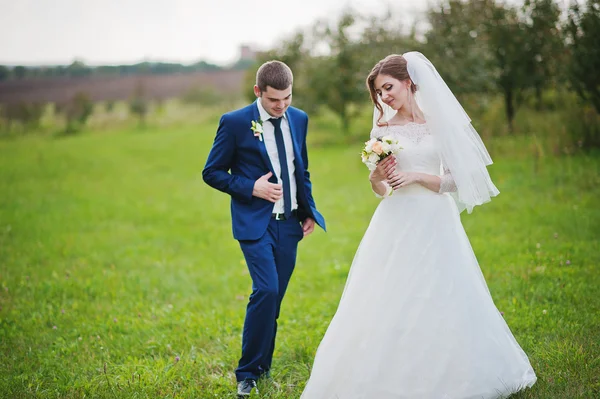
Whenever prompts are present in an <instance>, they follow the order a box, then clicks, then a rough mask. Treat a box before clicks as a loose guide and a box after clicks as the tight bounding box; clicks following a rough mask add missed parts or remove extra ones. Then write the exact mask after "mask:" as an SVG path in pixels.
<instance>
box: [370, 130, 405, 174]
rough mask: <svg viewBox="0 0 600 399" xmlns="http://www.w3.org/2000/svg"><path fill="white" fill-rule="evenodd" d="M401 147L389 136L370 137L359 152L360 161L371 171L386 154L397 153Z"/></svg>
mask: <svg viewBox="0 0 600 399" xmlns="http://www.w3.org/2000/svg"><path fill="white" fill-rule="evenodd" d="M401 149H402V147H400V144H398V141H397V140H394V139H393V138H392V137H390V136H383V137H381V138H380V137H377V138H372V139H371V140H369V141H367V142H366V143H365V148H363V150H362V153H361V158H362V161H363V163H364V164H365V165H367V168H369V170H371V171H373V170H375V168H376V167H377V163H378V162H379V161H381V160H382V159H383V158H385V157H387V156H388V155H392V154H397V153H398V152H400V150H401Z"/></svg>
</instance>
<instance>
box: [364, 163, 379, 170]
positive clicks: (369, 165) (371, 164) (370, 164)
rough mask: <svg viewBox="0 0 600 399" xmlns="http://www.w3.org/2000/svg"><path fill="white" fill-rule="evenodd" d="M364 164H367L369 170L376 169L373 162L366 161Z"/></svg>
mask: <svg viewBox="0 0 600 399" xmlns="http://www.w3.org/2000/svg"><path fill="white" fill-rule="evenodd" d="M365 165H367V168H369V170H371V171H373V170H375V169H377V164H375V163H372V162H367V163H365Z"/></svg>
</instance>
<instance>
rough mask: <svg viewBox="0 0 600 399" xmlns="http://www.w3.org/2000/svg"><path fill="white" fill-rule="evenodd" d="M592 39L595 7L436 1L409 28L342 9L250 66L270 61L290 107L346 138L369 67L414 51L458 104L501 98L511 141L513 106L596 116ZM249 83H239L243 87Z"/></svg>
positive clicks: (599, 3)
mask: <svg viewBox="0 0 600 399" xmlns="http://www.w3.org/2000/svg"><path fill="white" fill-rule="evenodd" d="M599 38H600V0H585V3H581V2H579V3H578V2H573V3H571V4H570V6H569V7H568V8H567V9H561V8H560V4H559V3H558V2H557V1H555V0H524V2H523V3H521V4H515V3H505V2H501V1H500V0H442V1H441V2H438V3H437V4H436V5H433V6H431V7H430V8H429V9H428V10H427V11H426V13H425V16H424V20H423V19H422V20H418V21H416V22H415V23H414V24H412V25H410V26H404V25H402V24H401V23H400V22H399V21H398V19H397V18H396V16H395V15H394V13H393V10H389V11H388V12H387V13H386V14H385V15H382V16H364V15H362V14H360V13H358V12H356V11H354V10H352V9H347V10H346V11H345V12H344V13H343V15H342V16H341V17H340V18H338V19H336V20H335V21H332V20H329V21H327V20H322V21H317V22H316V23H315V24H314V25H312V26H311V27H310V28H308V29H304V30H302V31H298V32H297V33H296V34H295V35H294V36H293V37H290V38H288V39H287V40H285V41H284V42H282V44H281V45H279V46H278V47H277V48H274V49H273V50H271V51H269V52H267V53H264V54H262V55H261V56H260V57H259V59H258V60H257V64H260V63H262V62H264V61H266V60H268V59H274V58H276V59H280V60H282V61H284V62H286V63H287V64H288V65H290V67H291V68H292V69H293V71H294V79H295V80H294V97H295V100H294V101H295V102H296V103H297V104H300V106H302V107H303V108H305V109H307V110H309V111H313V112H316V111H318V109H319V107H322V106H324V107H326V108H328V109H330V110H331V111H333V112H334V113H335V114H336V115H337V116H338V117H339V119H340V122H341V126H342V130H343V131H344V132H346V133H347V132H348V130H349V128H350V126H351V124H352V122H353V120H354V118H355V117H356V116H357V115H358V113H359V110H360V109H361V106H363V107H362V108H364V104H366V103H367V102H368V100H369V98H368V95H365V90H366V89H365V83H364V80H365V77H366V76H367V74H368V72H369V71H370V69H371V67H372V66H373V65H374V63H375V62H376V61H378V60H380V59H382V58H384V57H385V56H386V55H388V54H390V53H397V54H402V53H403V52H406V51H409V50H417V51H421V52H422V53H424V54H425V55H426V56H427V57H428V58H429V59H430V60H431V61H432V62H433V63H434V64H435V65H436V67H437V68H438V70H439V72H440V74H441V75H442V76H443V77H444V79H445V80H446V82H447V84H448V86H449V87H450V88H451V89H452V90H453V91H454V93H455V94H456V95H457V96H458V97H461V96H465V95H473V94H475V95H477V94H481V95H482V96H481V98H484V95H486V94H493V95H501V96H502V98H503V103H504V110H505V115H506V120H507V123H508V125H509V128H510V130H511V131H512V130H513V128H514V127H513V123H514V118H515V113H516V111H517V108H518V107H519V105H520V104H521V103H522V99H523V98H524V97H526V96H527V97H530V98H533V99H534V103H535V107H536V108H538V109H542V108H544V102H543V93H544V92H546V91H548V90H555V89H561V90H563V89H564V90H569V91H575V92H576V93H577V94H578V95H579V97H580V99H581V101H582V103H583V104H587V105H590V104H591V105H592V106H593V109H594V110H595V112H596V113H597V114H600V74H599V73H598V71H600V39H599ZM253 70H255V69H253ZM253 79H254V76H253V74H252V73H249V74H248V83H250V82H251V81H252V80H253ZM247 86H249V87H250V86H251V85H250V84H247ZM247 95H248V98H252V93H250V92H248V93H247ZM596 133H598V132H596ZM598 136H600V134H597V135H596V137H595V139H594V140H596V142H595V144H596V145H598V144H600V140H598Z"/></svg>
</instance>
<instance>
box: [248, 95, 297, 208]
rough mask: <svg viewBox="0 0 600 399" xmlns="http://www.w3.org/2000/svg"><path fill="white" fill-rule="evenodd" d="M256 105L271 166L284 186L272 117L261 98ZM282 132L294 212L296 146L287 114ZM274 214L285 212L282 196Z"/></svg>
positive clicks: (295, 200)
mask: <svg viewBox="0 0 600 399" xmlns="http://www.w3.org/2000/svg"><path fill="white" fill-rule="evenodd" d="M256 103H257V105H258V112H259V113H260V119H261V120H262V122H263V124H262V126H263V140H264V141H265V146H266V148H267V154H269V159H270V160H271V165H273V171H274V172H275V176H277V181H278V183H279V184H282V185H283V182H282V180H281V165H280V164H279V153H278V152H277V143H276V142H275V127H274V126H273V124H272V123H271V122H269V119H270V118H271V115H269V113H268V112H267V111H266V110H265V109H264V108H263V106H262V104H261V102H260V98H259V99H258V100H257V102H256ZM281 132H282V133H283V143H284V144H285V154H286V160H287V164H288V173H289V175H290V194H291V195H290V198H291V199H292V210H294V209H297V208H298V199H297V198H296V192H297V187H296V175H295V174H294V172H295V170H296V167H295V166H294V159H295V158H294V147H293V146H294V144H293V143H292V133H291V132H290V124H289V122H288V120H287V117H286V115H285V114H284V115H283V117H282V121H281ZM282 188H283V186H282ZM273 212H275V213H283V212H284V209H283V196H281V198H280V199H279V201H277V202H276V203H275V207H274V208H273Z"/></svg>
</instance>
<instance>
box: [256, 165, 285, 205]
mask: <svg viewBox="0 0 600 399" xmlns="http://www.w3.org/2000/svg"><path fill="white" fill-rule="evenodd" d="M271 176H273V173H271V172H269V173H267V174H266V175H262V176H261V177H260V178H259V179H258V180H257V181H255V182H254V189H253V190H252V195H253V196H255V197H258V198H262V199H265V200H267V201H271V202H273V203H275V202H277V201H278V200H279V199H280V198H281V196H282V195H283V190H282V189H281V184H274V183H271V182H270V181H269V178H270V177H271Z"/></svg>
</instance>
